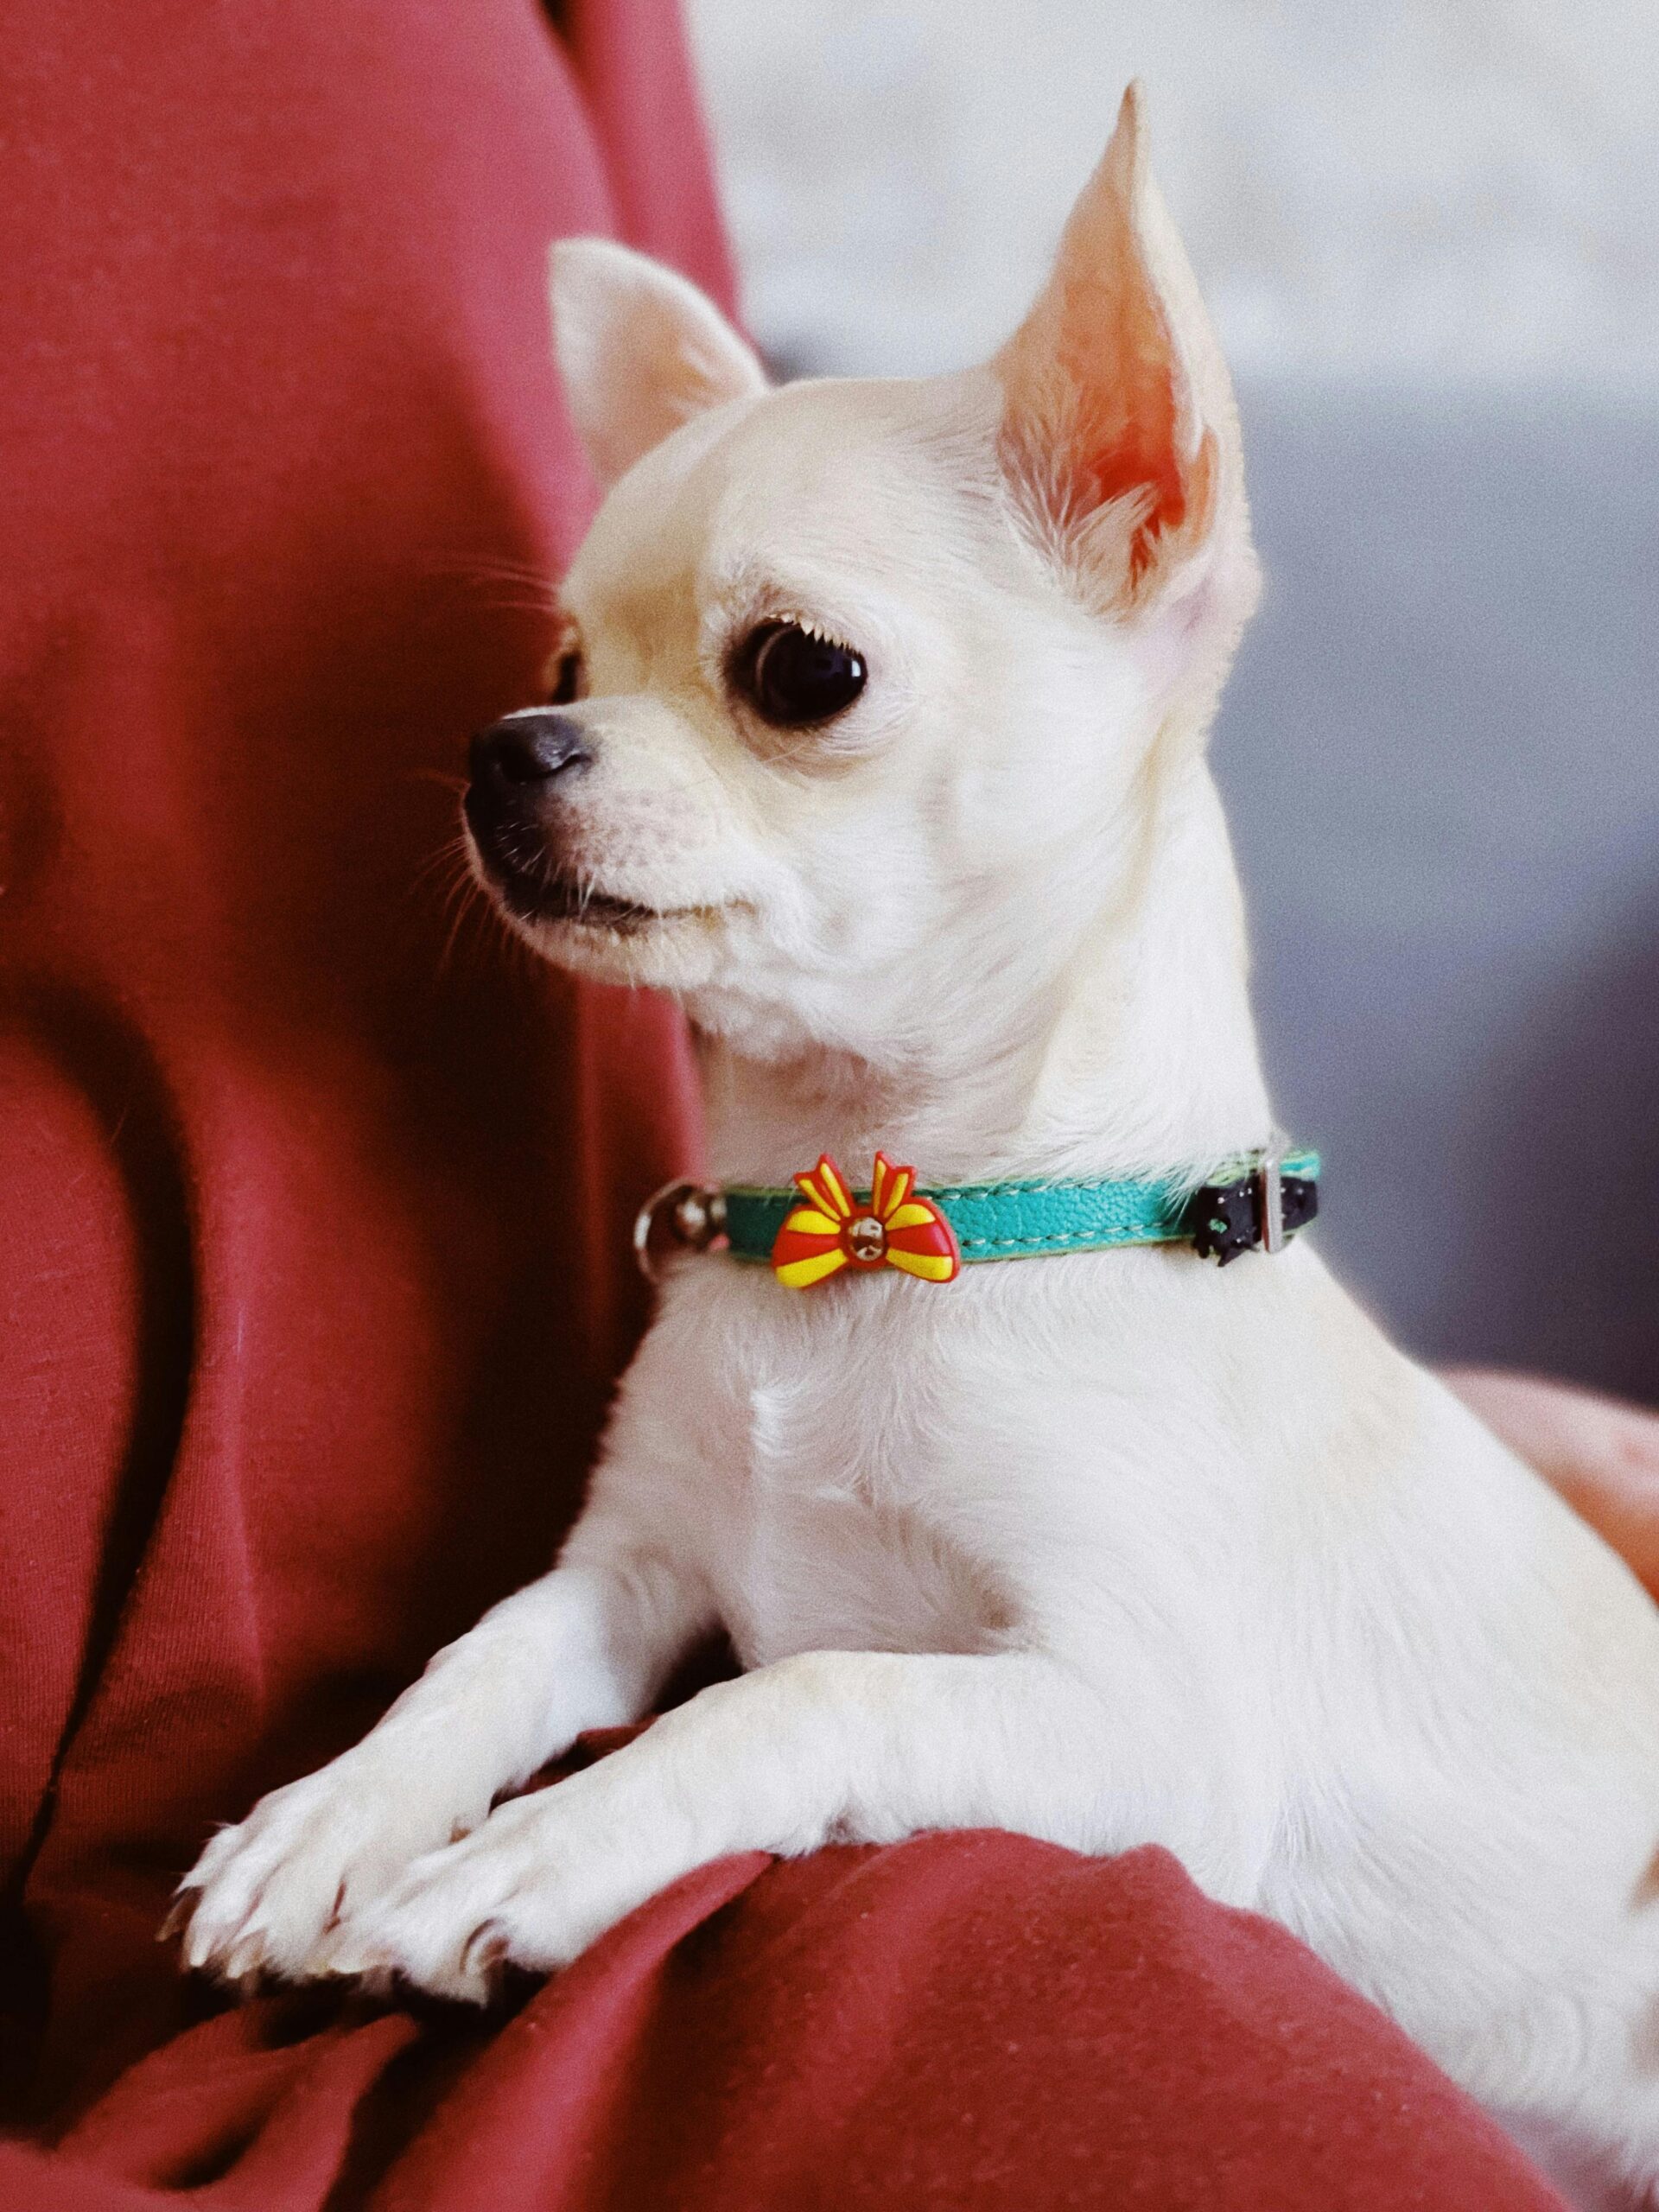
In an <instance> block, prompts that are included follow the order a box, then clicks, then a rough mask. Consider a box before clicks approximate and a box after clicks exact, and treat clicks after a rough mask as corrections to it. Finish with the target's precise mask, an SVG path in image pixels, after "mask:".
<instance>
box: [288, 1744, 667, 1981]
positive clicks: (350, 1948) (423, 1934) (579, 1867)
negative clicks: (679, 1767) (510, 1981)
mask: <svg viewBox="0 0 1659 2212" xmlns="http://www.w3.org/2000/svg"><path fill="white" fill-rule="evenodd" d="M602 1780H603V1777H602V1773H601V1772H600V1771H595V1772H594V1773H590V1774H582V1775H575V1776H572V1777H571V1778H570V1779H569V1781H568V1782H562V1783H556V1784H555V1786H554V1787H553V1788H551V1789H543V1790H538V1791H537V1792H536V1794H535V1795H534V1796H530V1797H522V1798H518V1799H515V1800H514V1801H513V1802H512V1803H511V1804H506V1805H502V1806H499V1807H498V1808H497V1809H496V1810H495V1811H494V1812H493V1813H492V1814H491V1815H490V1817H489V1819H488V1820H487V1821H486V1822H485V1823H484V1825H483V1827H480V1829H479V1830H478V1831H477V1833H476V1834H474V1835H471V1836H469V1837H468V1838H467V1840H466V1841H465V1842H462V1843H457V1844H454V1845H452V1846H451V1847H449V1848H448V1850H443V1851H435V1852H433V1853H430V1854H429V1856H428V1857H426V1858H424V1859H417V1860H416V1862H415V1864H414V1865H413V1866H410V1867H409V1868H408V1869H407V1870H406V1872H404V1875H403V1876H402V1878H400V1879H399V1880H398V1881H397V1882H396V1883H395V1884H393V1885H392V1886H391V1888H390V1889H389V1890H388V1891H386V1892H385V1895H384V1896H383V1897H378V1898H376V1899H375V1900H373V1901H372V1902H371V1903H369V1904H365V1905H364V1906H363V1907H362V1908H361V1909H360V1910H354V1911H351V1912H348V1913H347V1914H346V1916H345V1917H344V1918H343V1919H342V1921H341V1923H340V1927H339V1929H338V1930H337V1931H336V1933H335V1934H334V1936H331V1937H330V1938H329V1939H328V1940H327V1942H325V1944H324V1947H323V1950H322V1954H321V1956H322V1959H323V1961H324V1962H325V1966H326V1968H327V1970H328V1971H330V1972H333V1973H335V1974H356V1975H360V1976H362V1977H364V1978H365V1980H369V1981H370V1982H371V1983H372V1984H375V1985H383V1984H384V1983H385V1982H386V1981H388V1980H391V1979H392V1978H393V1977H394V1976H395V1977H397V1979H399V1980H404V1981H407V1982H411V1983H413V1984H414V1985H415V1986H416V1987H418V1988H421V1989H426V1990H430V1991H431V1992H432V1993H434V1994H435V1996H440V1997H452V1998H457V1999H461V2000H463V2001H465V2002H467V2003H469V2004H475V2005H481V2004H483V2003H485V2002H486V2000H487V1999H488V1998H489V1995H490V1992H491V1988H492V1985H493V1981H494V1979H495V1975H496V1973H497V1970H498V1969H499V1968H500V1967H504V1966H506V1965H509V1964H511V1965H513V1966H518V1967H525V1968H526V1969H528V1970H530V1971H531V1972H533V1973H547V1972H549V1971H550V1970H551V1969H552V1968H553V1967H562V1966H568V1965H569V1962H570V1961H571V1960H572V1959H574V1958H575V1957H577V1956H578V1955H579V1954H580V1953H582V1951H584V1950H586V1949H587V1948H588V1945H589V1944H590V1943H591V1942H593V1941H594V1938H595V1937H596V1936H601V1935H603V1934H604V1932H605V1930H606V1929H607V1928H610V1927H612V1926H613V1925H614V1923H616V1922H617V1921H619V1920H621V1919H623V1918H624V1917H625V1916H626V1915H627V1914H628V1913H630V1912H632V1910H633V1909H634V1907H635V1906H636V1905H639V1904H644V1903H645V1899H646V1898H647V1897H650V1896H651V1895H652V1892H653V1891H656V1890H657V1889H658V1888H660V1887H662V1886H663V1885H664V1882H665V1881H666V1880H668V1879H671V1878H672V1877H673V1875H674V1874H676V1873H678V1872H684V1871H688V1869H687V1868H686V1867H682V1866H678V1865H675V1866H659V1865H658V1864H657V1863H656V1862H657V1859H658V1857H659V1855H660V1854H658V1853H652V1854H650V1855H649V1857H648V1856H647V1855H646V1854H645V1853H642V1852H640V1851H639V1850H638V1849H636V1848H633V1847H631V1846H630V1843H629V1841H628V1839H627V1837H626V1834H625V1833H623V1832H622V1831H620V1829H619V1828H618V1827H616V1826H615V1824H613V1822H611V1821H608V1820H607V1819H606V1818H605V1817H604V1815H603V1812H602V1799H603V1796H604V1792H603V1788H602ZM658 1840H659V1841H660V1840H661V1839H658ZM695 1863H696V1861H695V1857H694V1858H693V1859H691V1860H690V1862H689V1864H695Z"/></svg>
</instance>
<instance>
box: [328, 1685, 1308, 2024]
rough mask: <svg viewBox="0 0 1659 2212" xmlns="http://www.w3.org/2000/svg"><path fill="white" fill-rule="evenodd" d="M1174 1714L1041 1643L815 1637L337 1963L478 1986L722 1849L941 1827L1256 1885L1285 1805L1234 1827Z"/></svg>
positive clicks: (539, 1814) (372, 1920) (560, 1955)
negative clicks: (1011, 1835) (847, 1642)
mask: <svg viewBox="0 0 1659 2212" xmlns="http://www.w3.org/2000/svg"><path fill="white" fill-rule="evenodd" d="M1168 1719H1169V1716H1168V1715H1160V1714H1156V1713H1142V1714H1141V1715H1140V1716H1138V1718H1126V1716H1125V1715H1124V1714H1123V1713H1119V1712H1116V1711H1115V1710H1114V1709H1113V1708H1112V1707H1109V1705H1108V1704H1107V1703H1106V1701H1105V1700H1103V1699H1102V1698H1101V1697H1099V1696H1098V1695H1097V1694H1096V1693H1095V1692H1093V1691H1092V1690H1090V1688H1088V1687H1087V1686H1086V1685H1085V1684H1084V1682H1083V1681H1080V1680H1079V1679H1078V1678H1077V1676H1076V1675H1073V1674H1071V1672H1070V1671H1069V1670H1067V1669H1065V1668H1063V1667H1061V1666H1059V1665H1058V1664H1057V1663H1056V1662H1053V1661H1052V1660H1050V1659H1047V1658H1046V1657H1043V1656H1039V1655H1036V1654H1027V1653H1020V1654H1008V1655H1004V1656H990V1657H983V1658H980V1657H968V1656H912V1655H901V1654H893V1653H883V1652H835V1651H825V1652H810V1653H807V1654H805V1655H804V1656H800V1657H798V1658H794V1659H788V1660H785V1661H782V1662H779V1664H777V1665H775V1666H772V1667H767V1668H763V1669H760V1670H759V1671H758V1672H756V1673H754V1674H752V1675H744V1676H742V1677H741V1679H739V1680H738V1681H732V1682H723V1683H720V1684H717V1685H716V1686H715V1688H712V1689H708V1690H705V1691H703V1693H702V1694H701V1695H700V1696H699V1697H696V1698H694V1699H693V1700H691V1701H690V1704H689V1705H686V1706H683V1707H680V1708H679V1709H678V1710H677V1712H674V1713H668V1714H666V1715H665V1716H664V1718H663V1719H660V1720H658V1722H657V1723H656V1724H655V1726H653V1727H652V1729H651V1730H650V1731H649V1732H648V1733H647V1734H645V1736H643V1737H641V1738H639V1739H638V1741H636V1742H635V1743H633V1744H632V1745H628V1746H626V1748H625V1749H624V1750H622V1751H618V1752H616V1753H614V1754H613V1756H612V1757H611V1758H607V1759H604V1760H601V1762H600V1763H599V1764H597V1765H595V1766H594V1767H592V1768H589V1769H588V1770H586V1771H584V1772H582V1773H581V1774H578V1775H575V1776H573V1777H571V1778H570V1779H569V1781H566V1782H562V1783H558V1784H557V1785H556V1786H555V1787H554V1788H552V1789H546V1790H542V1791H539V1792H537V1793H536V1794H535V1795H533V1796H528V1797H524V1798H520V1799H518V1801H516V1802H513V1803H512V1804H508V1805H504V1806H502V1807H500V1808H499V1810H498V1811H496V1812H494V1813H493V1814H492V1815H491V1816H490V1818H489V1819H488V1820H487V1821H486V1822H485V1824H484V1826H483V1827H481V1828H480V1829H479V1830H478V1831H477V1833H476V1834H474V1835H472V1836H471V1837H469V1838H468V1839H467V1840H466V1841H465V1842H462V1843H459V1844H456V1845H454V1846H453V1847H451V1848H449V1849H447V1850H442V1851H438V1852H435V1853H433V1854H431V1855H430V1856H429V1857H428V1858H425V1859H419V1860H417V1861H416V1863H415V1865H414V1866H410V1868H409V1869H408V1870H407V1872H405V1873H404V1876H403V1878H402V1879H401V1880H400V1881H399V1882H398V1883H397V1885H395V1886H394V1887H393V1888H392V1889H391V1890H390V1891H388V1892H387V1893H386V1895H385V1897H382V1898H380V1899H379V1900H378V1901H377V1902H375V1903H374V1904H370V1905H369V1906H367V1907H365V1910H363V1911H362V1912H360V1913H359V1914H358V1915H356V1916H355V1917H354V1918H353V1921H352V1922H351V1923H349V1924H348V1925H347V1926H346V1928H344V1929H342V1930H341V1931H340V1942H339V1943H338V1945H337V1947H336V1951H335V1956H334V1963H335V1965H336V1967H338V1968H339V1970H340V1971H341V1972H344V1973H366V1974H374V1975H378V1976H384V1975H385V1974H388V1973H396V1974H402V1975H403V1976H404V1977H405V1978H406V1979H407V1980H410V1981H412V1982H416V1983H418V1984H420V1985H421V1986H423V1987H425V1988H428V1989H431V1990H435V1991H438V1992H440V1993H444V1994H447V1995H450V1996H454V1997H461V1998H470V1999H480V2000H481V1999H483V1998H484V1997H485V1996H486V1994H487V1991H488V1986H489V1979H490V1971H491V1968H492V1967H493V1966H495V1965H496V1964H498V1963H499V1962H500V1961H505V1960H512V1961H516V1962H518V1964H520V1965H523V1966H525V1967H535V1968H545V1967H556V1966H560V1965H563V1963H565V1962H566V1961H569V1960H570V1959H573V1958H575V1956H576V1955H577V1954H578V1953H579V1952H580V1951H582V1949H583V1948H585V1947H586V1946H587V1945H588V1944H589V1943H590V1942H593V1940H594V1937H595V1936H598V1935H600V1934H601V1932H602V1931H603V1930H604V1929H607V1928H608V1927H610V1926H611V1925H612V1924H613V1923H614V1922H616V1921H618V1920H620V1919H621V1918H622V1917H623V1916H624V1915H625V1914H626V1913H628V1912H629V1911H631V1910H632V1909H633V1908H634V1907H635V1906H636V1905H639V1904H642V1903H643V1902H644V1901H645V1898H647V1897H650V1896H652V1894H653V1893H654V1892H655V1891H658V1890H659V1889H662V1888H663V1887H664V1886H665V1885H667V1884H668V1883H670V1882H671V1881H673V1880H675V1879H676V1878H677V1877H679V1876H680V1875H682V1874H684V1873H687V1872H690V1870H691V1869H692V1868H694V1867H696V1866H702V1865H704V1864H706V1863H707V1862H708V1861H709V1860H711V1859H718V1858H721V1857H724V1856H726V1855H727V1854H728V1853H733V1852H738V1851H743V1850H753V1849H759V1850H765V1851H773V1852H779V1853H791V1854H792V1853H801V1852H807V1851H811V1850H813V1849H815V1848H816V1847H817V1846H818V1845H820V1844H823V1843H825V1842H829V1841H838V1842H887V1841H891V1840H896V1839H898V1838H899V1837H902V1836H906V1835H910V1834H913V1833H915V1832H916V1831H917V1830H918V1829H923V1828H940V1827H1004V1828H1012V1829H1015V1830H1017V1831H1019V1832H1020V1833H1022V1834H1027V1835H1033V1836H1039V1837H1044V1838H1046V1839H1048V1840H1051V1841H1053V1842H1055V1843H1062V1844H1069V1845H1071V1846H1072V1847H1075V1848H1077V1849H1079V1850H1084V1851H1090V1852H1100V1851H1111V1850H1117V1849H1122V1848H1125V1847H1128V1846H1129V1845H1132V1844H1137V1843H1147V1842H1164V1843H1167V1844H1170V1845H1171V1846H1172V1847H1175V1848H1178V1849H1179V1850H1180V1852H1181V1854H1182V1856H1183V1857H1184V1858H1185V1859H1186V1861H1187V1863H1188V1865H1189V1866H1192V1867H1193V1871H1194V1872H1196V1873H1197V1874H1198V1877H1199V1878H1200V1879H1202V1880H1205V1882H1206V1883H1207V1884H1208V1885H1210V1886H1211V1887H1212V1888H1218V1889H1220V1890H1221V1891H1223V1892H1224V1893H1230V1894H1239V1893H1241V1892H1243V1891H1248V1890H1249V1887H1250V1886H1251V1885H1252V1884H1253V1882H1254V1879H1255V1873H1256V1872H1258V1871H1259V1864H1260V1858H1261V1856H1262V1855H1264V1854H1265V1851H1266V1848H1267V1838H1268V1822H1267V1821H1265V1820H1263V1821H1260V1822H1259V1823H1252V1826H1253V1827H1255V1831H1256V1832H1255V1834H1254V1835H1253V1836H1252V1837H1251V1838H1250V1839H1249V1840H1248V1842H1247V1840H1246V1838H1245V1836H1244V1834H1243V1829H1242V1827H1241V1826H1240V1823H1239V1822H1238V1821H1237V1820H1236V1819H1235V1820H1233V1821H1232V1822H1231V1824H1229V1820H1228V1816H1227V1815H1226V1814H1225V1812H1224V1811H1221V1810H1219V1809H1218V1808H1219V1805H1220V1802H1221V1798H1220V1793H1217V1792H1216V1791H1215V1790H1213V1789H1206V1788H1205V1784H1204V1783H1203V1782H1202V1780H1201V1779H1200V1777H1201V1776H1202V1774H1203V1773H1204V1771H1205V1759H1204V1758H1203V1757H1202V1756H1201V1755H1196V1754H1195V1757H1194V1758H1193V1760H1192V1766H1191V1768H1190V1770H1189V1769H1187V1768H1186V1767H1185V1764H1183V1765H1182V1767H1181V1768H1180V1769H1179V1770H1176V1769H1173V1765H1172V1761H1171V1757H1170V1751H1171V1745H1172V1744H1173V1743H1175V1742H1179V1741H1180V1740H1181V1738H1179V1735H1174V1734H1173V1733H1172V1732H1171V1731H1170V1729H1169V1728H1168V1727H1167V1726H1164V1725H1160V1723H1166V1722H1167V1720H1168ZM1247 1794H1248V1793H1247ZM1235 1809H1236V1808H1235ZM1229 1825H1231V1834H1232V1841H1231V1845H1230V1847H1229V1846H1228V1845H1226V1844H1224V1843H1223V1842H1222V1841H1221V1839H1222V1838H1224V1836H1225V1835H1226V1834H1227V1833H1228V1829H1229ZM1229 1851H1230V1859H1228V1861H1227V1863H1224V1859H1223V1853H1224V1852H1229ZM1246 1852H1248V1853H1249V1856H1250V1857H1251V1858H1252V1859H1254V1860H1255V1865H1254V1866H1250V1867H1246V1866H1244V1865H1243V1854H1244V1853H1246ZM1204 1859H1208V1860H1209V1861H1210V1862H1211V1863H1209V1864H1200V1863H1196V1862H1199V1861H1202V1860H1204Z"/></svg>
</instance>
